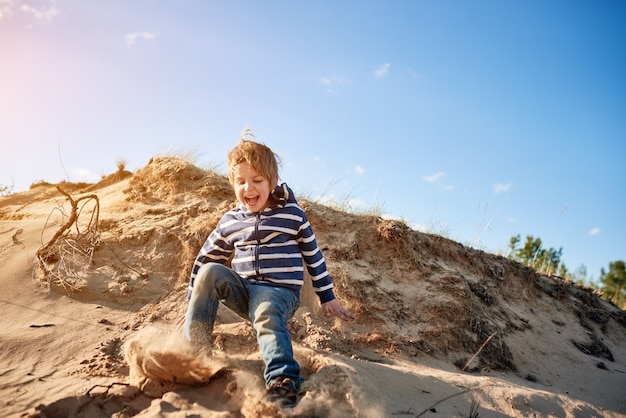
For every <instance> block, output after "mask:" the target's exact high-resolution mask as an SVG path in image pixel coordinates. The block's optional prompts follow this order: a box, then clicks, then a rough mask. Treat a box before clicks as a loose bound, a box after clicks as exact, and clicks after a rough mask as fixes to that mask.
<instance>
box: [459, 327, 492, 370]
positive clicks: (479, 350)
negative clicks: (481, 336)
mask: <svg viewBox="0 0 626 418" xmlns="http://www.w3.org/2000/svg"><path fill="white" fill-rule="evenodd" d="M496 334H497V332H494V333H493V334H491V335H490V336H489V338H487V339H486V340H485V342H484V343H483V345H481V346H480V348H479V349H478V351H477V352H476V353H474V355H473V356H472V358H470V359H469V360H468V361H467V363H465V366H463V368H462V369H461V371H462V372H464V371H465V369H467V366H469V365H470V363H471V362H472V361H473V360H474V359H475V358H476V356H477V355H478V354H480V352H481V351H482V350H483V348H485V346H486V345H487V343H488V342H489V340H491V339H492V338H493V337H494V335H496Z"/></svg>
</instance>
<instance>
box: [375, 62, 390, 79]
mask: <svg viewBox="0 0 626 418" xmlns="http://www.w3.org/2000/svg"><path fill="white" fill-rule="evenodd" d="M390 69H391V64H389V63H384V64H382V65H381V66H379V67H378V68H377V69H375V70H374V77H377V78H385V77H387V76H388V75H389V70H390Z"/></svg>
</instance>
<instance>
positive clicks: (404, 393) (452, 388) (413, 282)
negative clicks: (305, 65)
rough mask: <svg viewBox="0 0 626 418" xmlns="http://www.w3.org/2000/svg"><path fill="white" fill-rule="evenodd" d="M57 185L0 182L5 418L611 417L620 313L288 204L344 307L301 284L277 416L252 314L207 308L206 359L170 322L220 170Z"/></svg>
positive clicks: (219, 187) (434, 246)
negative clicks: (338, 315) (286, 399)
mask: <svg viewBox="0 0 626 418" xmlns="http://www.w3.org/2000/svg"><path fill="white" fill-rule="evenodd" d="M59 187H60V190H59V189H58V188H57V187H56V186H55V185H47V184H42V185H39V186H37V187H34V188H32V189H31V190H30V191H28V192H23V193H19V194H15V195H12V196H6V197H0V286H1V288H2V292H1V294H0V306H1V312H2V314H1V316H0V321H1V326H0V394H1V395H2V396H1V397H0V411H1V412H0V415H2V416H15V417H19V416H23V417H27V416H32V417H37V416H38V417H66V416H80V417H82V416H85V417H105V416H107V417H108V416H115V417H131V416H138V417H152V416H168V417H180V416H203V417H205V416H206V417H275V416H300V417H346V416H355V417H389V416H394V417H418V416H439V417H443V416H459V417H461V416H462V417H467V416H470V415H471V413H472V412H476V411H477V412H478V415H479V416H480V417H491V416H559V417H561V416H565V417H582V416H626V395H625V394H626V389H624V388H626V313H625V312H624V311H622V310H620V309H618V308H616V307H615V306H613V305H611V304H609V303H608V302H606V301H602V300H601V299H600V298H599V297H598V296H597V295H595V294H594V293H593V292H591V291H590V290H589V289H585V288H580V287H577V286H575V285H572V284H571V283H567V282H565V281H563V280H561V279H559V278H556V277H546V276H543V275H540V274H538V273H537V272H536V271H534V270H532V269H529V268H527V267H524V266H522V265H519V264H517V263H515V262H512V261H510V260H508V259H505V258H503V257H499V256H496V255H493V254H488V253H485V252H482V251H477V250H474V249H471V248H468V247H465V246H463V245H461V244H458V243H456V242H453V241H450V240H448V239H446V238H443V237H440V236H436V235H429V234H422V233H418V232H415V231H412V230H410V229H408V228H407V227H406V226H404V225H403V224H401V223H399V222H395V221H389V220H383V219H380V218H377V217H374V216H360V215H353V214H347V213H344V212H341V211H337V210H334V209H331V208H328V207H325V206H320V205H317V204H313V203H310V202H304V201H303V202H301V204H302V206H303V207H304V208H305V210H306V211H307V214H308V216H309V219H310V221H311V223H312V225H313V227H314V230H315V233H316V236H317V238H318V242H319V244H320V246H321V247H322V249H323V251H324V254H325V256H326V258H327V262H328V265H329V269H330V272H331V274H332V276H333V280H334V283H335V286H336V293H337V295H338V297H339V298H340V300H341V302H342V303H343V304H344V305H345V306H347V307H349V308H350V309H351V310H353V311H354V312H356V313H357V314H358V319H357V320H356V321H355V322H354V323H341V322H340V321H338V320H330V319H327V318H324V317H320V316H319V309H318V302H317V300H316V298H315V296H314V295H313V294H312V291H311V289H310V288H307V289H305V291H304V293H303V297H302V306H301V308H300V310H299V311H298V313H297V315H296V317H295V318H294V319H293V320H292V321H291V323H290V329H291V332H292V337H293V340H294V343H295V348H296V356H297V358H298V360H299V362H300V363H301V366H302V369H303V374H304V375H305V377H306V382H305V384H304V387H303V389H304V390H305V391H306V393H305V394H304V395H303V397H302V399H301V401H300V402H299V404H298V406H297V407H296V408H294V409H293V410H287V411H282V410H280V409H279V408H277V407H276V406H275V405H272V404H268V403H267V402H266V401H265V400H264V389H263V382H262V368H263V364H262V361H261V357H260V355H259V353H258V350H257V347H256V341H255V338H254V334H253V332H252V329H251V327H250V326H249V324H247V323H246V322H244V321H242V320H240V319H239V318H238V317H236V316H235V315H233V314H232V313H230V312H229V311H228V310H226V309H222V308H220V311H219V313H218V325H217V327H216V333H217V339H216V349H215V350H214V351H213V352H211V353H210V354H206V353H195V352H193V351H192V350H191V348H190V347H188V346H186V344H185V343H184V342H183V341H182V340H181V339H180V337H179V333H178V332H177V329H176V328H177V325H176V323H177V321H178V320H179V319H180V318H181V316H182V315H183V313H184V311H185V308H186V300H185V294H186V286H187V277H188V274H189V266H190V263H191V261H192V260H193V258H194V256H195V254H196V252H197V251H198V249H199V247H200V246H201V245H202V243H203V241H204V239H205V238H206V236H207V234H208V233H209V232H210V231H211V229H212V228H213V227H214V226H215V225H216V223H217V221H218V220H219V218H220V216H221V214H222V213H223V212H224V211H225V210H227V209H228V208H230V207H232V205H233V204H234V195H233V193H232V192H231V190H230V187H229V185H228V181H227V180H226V179H225V178H224V177H222V176H219V175H216V174H213V173H206V172H204V171H203V170H201V169H199V168H197V167H195V166H193V165H191V164H189V163H187V162H185V161H183V160H180V159H177V158H170V157H168V158H153V159H152V160H151V161H150V162H149V163H148V164H147V165H146V166H145V167H144V168H142V169H140V170H138V171H137V172H135V173H133V174H132V175H131V173H116V174H114V175H111V176H108V177H107V178H105V179H103V181H102V182H101V183H99V184H96V185H72V184H60V185H59ZM67 196H69V197H70V198H71V199H72V201H73V202H74V209H75V212H74V214H73V213H72V201H70V200H69V199H68V197H67ZM72 217H74V218H75V219H76V222H73V223H72V224H71V225H69V226H68V221H70V220H71V219H72ZM65 227H67V229H66V230H64V228H65ZM59 231H63V233H62V234H60V235H59ZM55 235H59V236H57V237H56V239H55V240H54V242H52V243H51V245H47V244H49V243H50V240H51V239H53V238H54V237H55ZM41 248H45V251H41V250H40V249H41ZM37 255H39V256H40V257H37ZM37 260H41V262H40V261H37ZM42 262H43V264H41V263H42Z"/></svg>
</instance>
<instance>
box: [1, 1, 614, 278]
mask: <svg viewBox="0 0 626 418" xmlns="http://www.w3.org/2000/svg"><path fill="white" fill-rule="evenodd" d="M625 21H626V3H624V2H623V1H621V0H619V1H611V0H606V1H569V0H568V1H557V0H551V1H532V0H531V1H513V0H511V1H500V0H497V1H487V0H483V1H474V2H470V1H460V0H459V1H446V0H443V1H420V0H411V1H372V0H369V1H367V2H365V1H315V2H313V1H311V2H305V1H274V0H268V1H244V0H241V1H209V0H203V1H201V0H195V1H192V0H178V1H166V0H106V1H104V0H101V1H95V0H67V1H63V0H56V1H54V0H38V1H36V0H0V141H1V144H2V152H1V154H0V167H1V168H0V185H13V186H14V190H16V191H17V190H22V189H26V188H28V187H29V186H30V184H32V183H33V182H36V181H39V180H45V181H49V182H57V181H60V180H64V179H68V180H70V181H97V180H98V179H99V178H100V177H101V176H102V175H106V174H110V173H112V172H114V171H115V170H116V166H115V164H116V161H118V160H120V159H124V160H126V161H127V162H128V168H129V169H131V170H135V169H138V168H141V167H143V166H144V165H145V164H147V162H148V160H149V159H150V157H151V156H153V155H155V154H167V153H172V152H175V153H176V152H183V153H186V154H194V155H197V164H198V165H199V166H217V167H221V168H222V170H223V169H224V167H225V159H226V154H227V152H228V150H229V149H231V148H232V147H233V146H234V145H235V144H236V143H237V141H238V138H239V133H240V131H241V130H242V129H243V128H244V127H246V126H249V127H250V128H252V129H253V131H254V133H255V134H256V137H257V139H259V140H260V141H262V142H265V143H266V144H267V145H269V146H270V147H272V148H273V149H274V150H275V151H276V152H277V153H278V154H279V155H280V156H281V157H282V159H283V169H282V179H283V180H284V181H287V182H288V183H289V184H290V185H291V186H292V187H293V188H294V189H295V190H296V192H298V193H300V194H302V195H306V196H308V197H314V198H320V199H322V200H323V199H335V200H336V201H340V202H344V203H345V202H349V203H350V204H351V205H352V207H353V208H355V209H357V210H372V209H373V208H376V207H382V212H383V213H384V214H385V216H390V217H398V218H402V219H404V220H406V221H407V222H409V223H410V224H411V225H412V226H414V227H415V228H417V229H422V230H423V229H426V230H429V231H431V232H435V233H441V234H443V235H446V236H448V237H450V238H452V239H455V240H456V241H459V242H461V243H463V244H465V245H471V246H473V247H476V248H480V249H484V250H486V251H489V252H496V253H504V252H505V250H506V249H507V248H508V242H509V239H510V238H511V237H512V236H514V235H517V234H520V235H521V236H522V237H523V238H524V237H525V236H527V235H533V236H535V237H540V238H541V239H542V240H543V243H544V246H545V247H546V248H555V249H558V248H560V247H562V248H563V257H562V260H563V261H564V262H565V264H566V265H567V267H568V268H569V269H570V270H575V269H576V268H578V267H579V266H580V265H585V266H586V267H587V270H588V272H587V278H595V279H597V278H598V276H599V275H600V268H602V267H604V268H607V267H608V264H609V262H611V261H616V260H620V259H621V260H624V259H625V258H626V244H625V243H624V237H626V220H625V218H626V217H625V216H624V214H625V213H626V193H625V192H626V187H625V186H626V164H625V156H626V77H625V76H624V75H625V74H626V25H624V23H623V22H625Z"/></svg>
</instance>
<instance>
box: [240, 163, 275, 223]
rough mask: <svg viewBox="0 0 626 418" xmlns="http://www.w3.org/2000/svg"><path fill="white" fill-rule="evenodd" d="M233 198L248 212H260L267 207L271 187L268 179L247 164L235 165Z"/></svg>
mask: <svg viewBox="0 0 626 418" xmlns="http://www.w3.org/2000/svg"><path fill="white" fill-rule="evenodd" d="M233 187H234V188H235V196H237V200H238V201H239V202H241V204H243V205H244V206H245V207H246V208H248V210H249V211H250V212H260V211H262V210H263V209H265V208H266V207H267V206H268V202H269V197H270V192H271V190H272V187H271V185H270V182H269V180H268V179H266V178H265V177H263V176H262V175H261V174H259V172H258V171H256V170H255V169H254V167H252V166H251V165H250V164H248V163H240V164H237V165H236V166H235V168H234V170H233Z"/></svg>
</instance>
